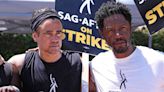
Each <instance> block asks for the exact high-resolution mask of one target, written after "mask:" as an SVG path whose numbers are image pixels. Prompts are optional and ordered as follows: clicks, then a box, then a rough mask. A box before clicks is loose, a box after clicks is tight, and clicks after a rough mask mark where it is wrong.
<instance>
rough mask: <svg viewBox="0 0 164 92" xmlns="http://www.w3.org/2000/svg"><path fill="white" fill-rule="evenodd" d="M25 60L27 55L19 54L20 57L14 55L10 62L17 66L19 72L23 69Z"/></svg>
mask: <svg viewBox="0 0 164 92" xmlns="http://www.w3.org/2000/svg"><path fill="white" fill-rule="evenodd" d="M24 59H25V54H18V55H14V56H12V57H11V58H10V59H9V60H8V62H9V63H12V64H13V65H15V66H16V67H17V68H18V70H19V71H21V68H22V66H23V64H24Z"/></svg>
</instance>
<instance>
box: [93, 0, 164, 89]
mask: <svg viewBox="0 0 164 92" xmlns="http://www.w3.org/2000/svg"><path fill="white" fill-rule="evenodd" d="M95 19H96V21H97V23H98V27H99V29H100V34H101V35H102V36H103V38H104V39H105V40H106V42H107V44H108V45H109V46H110V47H111V48H112V50H111V51H107V52H102V53H100V54H99V55H97V56H96V57H95V58H94V59H93V60H92V61H91V64H90V69H91V74H92V79H93V80H94V83H95V85H96V90H97V92H164V54H162V53H160V52H159V51H155V50H153V49H150V48H147V47H143V46H134V45H133V44H132V42H131V36H132V31H131V14H130V12H129V9H128V8H127V7H126V6H125V5H123V4H121V3H118V2H109V1H108V2H107V3H104V4H103V5H102V6H101V7H100V9H99V10H98V11H97V12H96V15H95Z"/></svg>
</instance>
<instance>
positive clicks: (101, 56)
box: [91, 50, 113, 64]
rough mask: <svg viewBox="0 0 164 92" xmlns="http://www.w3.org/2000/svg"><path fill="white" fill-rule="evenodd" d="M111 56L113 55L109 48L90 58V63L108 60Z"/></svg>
mask: <svg viewBox="0 0 164 92" xmlns="http://www.w3.org/2000/svg"><path fill="white" fill-rule="evenodd" d="M112 57H113V52H112V51H111V50H109V51H106V52H101V53H99V54H98V55H96V56H95V57H94V58H93V59H92V61H91V64H92V63H99V61H102V60H110V59H111V58H112ZM100 63H102V62H100Z"/></svg>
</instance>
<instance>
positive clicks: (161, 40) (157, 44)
mask: <svg viewBox="0 0 164 92" xmlns="http://www.w3.org/2000/svg"><path fill="white" fill-rule="evenodd" d="M152 42H153V45H152V47H153V48H154V49H157V50H160V51H163V52H164V30H160V31H159V32H157V33H156V34H154V35H153V40H152Z"/></svg>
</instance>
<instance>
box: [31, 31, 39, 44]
mask: <svg viewBox="0 0 164 92" xmlns="http://www.w3.org/2000/svg"><path fill="white" fill-rule="evenodd" d="M32 38H33V40H34V42H37V39H38V33H37V32H33V33H32Z"/></svg>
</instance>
